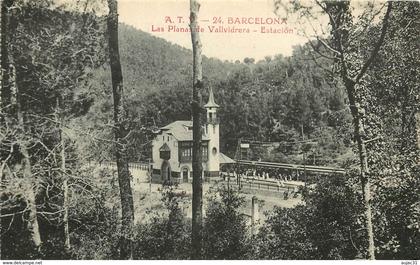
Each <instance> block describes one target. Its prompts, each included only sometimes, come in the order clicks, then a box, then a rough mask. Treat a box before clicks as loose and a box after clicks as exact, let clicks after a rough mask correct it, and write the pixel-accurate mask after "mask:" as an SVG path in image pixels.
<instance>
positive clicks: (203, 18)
mask: <svg viewBox="0 0 420 265" xmlns="http://www.w3.org/2000/svg"><path fill="white" fill-rule="evenodd" d="M118 3H119V7H118V9H119V10H118V11H119V20H120V22H123V23H125V24H128V25H131V26H134V27H135V28H137V29H140V30H142V31H145V32H148V33H150V34H152V35H154V36H157V37H161V38H163V39H165V40H167V41H169V42H172V43H175V44H179V45H181V46H183V47H185V48H188V49H191V35H190V32H179V31H176V28H178V29H188V26H189V24H188V22H189V20H188V17H189V0H119V1H118ZM200 3H201V8H200V12H199V24H200V26H201V27H202V28H203V30H204V32H200V37H201V42H202V52H203V54H204V55H206V56H208V57H216V58H218V59H221V60H229V61H235V60H240V61H242V60H243V59H244V58H245V57H250V58H254V59H255V60H260V59H263V58H264V57H265V56H273V55H277V54H282V55H284V56H289V55H291V54H292V51H293V46H295V45H299V44H303V43H304V42H306V38H305V37H303V36H299V35H298V33H297V32H298V30H297V25H295V24H294V23H293V21H290V20H289V19H287V20H282V19H281V18H279V17H278V16H277V15H276V14H275V13H274V4H273V0H224V1H222V0H201V1H200ZM168 17H169V19H170V20H169V19H168ZM178 17H182V18H181V19H178ZM275 19H277V22H275ZM171 22H172V23H171ZM262 23H266V24H262ZM269 23H273V24H269ZM275 23H277V24H275ZM213 27H214V30H213V32H210V29H213ZM219 27H222V30H223V29H225V30H229V29H231V30H232V28H233V27H234V28H236V29H242V30H243V31H245V32H241V33H228V32H221V33H220V32H219V33H216V32H215V29H219ZM262 27H264V30H263V31H262V29H261V28H262ZM247 29H248V30H249V33H246V30H247ZM162 30H163V32H162ZM233 30H235V29H233ZM270 30H271V31H273V30H274V31H277V32H278V33H263V32H267V31H270Z"/></svg>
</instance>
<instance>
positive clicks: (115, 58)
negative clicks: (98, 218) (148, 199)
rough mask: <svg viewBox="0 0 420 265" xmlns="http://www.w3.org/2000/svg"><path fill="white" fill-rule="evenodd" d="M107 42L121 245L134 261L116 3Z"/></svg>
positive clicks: (110, 2) (112, 3)
mask: <svg viewBox="0 0 420 265" xmlns="http://www.w3.org/2000/svg"><path fill="white" fill-rule="evenodd" d="M108 8H109V15H108V21H107V22H108V23H107V25H108V38H109V39H108V42H109V60H110V65H111V78H112V94H113V97H114V131H115V141H116V148H115V156H116V159H117V171H118V184H119V187H120V197H121V210H122V220H121V221H122V222H121V224H122V227H121V242H120V257H121V259H132V257H133V247H132V244H133V242H132V230H133V224H134V206H133V195H132V191H131V186H130V171H129V170H128V160H127V153H126V151H127V150H126V149H127V135H128V128H126V125H127V121H126V117H125V109H124V90H123V75H122V70H121V62H120V51H119V47H118V3H117V0H108Z"/></svg>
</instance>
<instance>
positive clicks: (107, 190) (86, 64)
mask: <svg viewBox="0 0 420 265" xmlns="http://www.w3.org/2000/svg"><path fill="white" fill-rule="evenodd" d="M7 2H13V1H7ZM52 2H53V1H23V0H19V1H15V4H16V7H17V8H14V9H10V10H9V11H7V12H9V13H7V12H6V14H8V16H9V20H8V22H10V23H9V24H8V27H9V28H8V29H9V31H10V32H12V33H13V34H10V36H9V38H8V43H6V45H4V43H3V42H2V54H3V53H4V51H8V55H7V58H6V59H7V61H8V64H9V65H10V66H4V64H2V67H5V68H4V69H2V78H3V80H2V94H1V98H0V100H1V102H0V103H1V104H0V106H1V108H0V123H1V126H0V162H1V163H0V169H1V171H0V175H1V241H2V242H1V243H2V244H1V255H2V256H1V258H2V259H16V258H21V259H34V258H43V259H66V258H74V259H118V258H119V253H118V252H119V250H118V245H119V238H120V233H121V231H120V230H121V220H120V214H121V204H120V203H119V200H118V181H117V178H116V173H115V172H114V171H112V170H109V169H103V168H101V167H100V166H98V163H100V162H102V161H104V160H113V159H114V157H113V156H114V155H113V153H114V152H113V150H114V144H115V143H114V141H113V140H112V139H113V137H112V128H113V122H112V109H113V103H112V98H111V96H110V95H111V80H110V79H111V77H110V75H109V73H110V71H109V64H108V63H107V59H106V58H107V47H106V44H105V43H106V41H104V40H105V37H106V30H105V28H106V27H105V23H104V21H105V19H104V18H103V17H101V16H98V15H97V14H94V13H90V12H86V10H85V11H84V12H74V11H68V10H67V9H65V8H64V7H57V6H53V5H52ZM78 2H79V1H78ZM82 2H83V1H82ZM2 3H3V2H2ZM419 11H420V10H419V3H417V2H394V3H393V9H392V13H391V16H390V20H389V21H390V22H389V27H388V30H387V34H386V35H385V39H384V42H383V45H382V46H381V48H380V50H379V52H378V54H377V57H376V59H375V60H374V61H373V63H372V65H371V67H370V68H369V69H367V71H366V73H365V76H364V78H363V79H361V80H360V84H358V87H357V89H358V93H359V94H358V95H359V99H358V100H359V103H360V105H359V106H358V107H360V109H361V110H362V109H363V111H362V112H361V113H362V114H363V115H362V116H363V117H362V119H363V123H364V132H363V133H364V137H365V138H364V140H366V146H367V148H366V149H367V161H368V166H369V169H370V171H369V178H370V180H371V185H372V188H371V191H372V208H373V213H374V214H373V227H374V235H375V238H374V239H375V245H376V246H377V247H376V249H375V253H376V257H377V258H379V259H419V258H420V256H419V253H420V249H419V246H420V244H419V242H420V233H419V231H420V230H419V227H420V224H419V220H420V203H419V201H420V178H419V175H420V169H419V165H418V161H420V160H419V146H420V144H419V136H418V135H416V134H418V131H419V122H420V121H419V118H417V120H416V115H417V116H418V115H419V114H418V113H419V111H420V105H419V102H420V91H419V89H420V84H419V80H418V76H419V75H420V73H419V69H420V65H419V60H418V54H419V47H418V36H419V29H420V27H419V21H420V18H419V16H420V12H419ZM2 12H5V10H4V9H2ZM2 15H3V13H2ZM2 21H3V20H2ZM362 22H363V21H362ZM364 22H366V21H364ZM366 23H368V22H366ZM355 25H356V26H354V28H353V32H352V34H354V39H352V45H350V46H349V52H350V53H349V54H353V53H354V54H357V56H358V58H356V59H354V61H352V62H358V60H361V59H366V57H368V55H369V53H368V51H365V50H363V49H360V47H370V46H372V44H373V42H374V40H376V39H377V37H378V36H379V35H380V27H378V26H371V27H369V28H368V30H366V31H364V30H362V28H361V27H359V26H358V25H357V24H355ZM119 30H120V32H119V34H120V49H121V62H122V68H123V75H124V84H125V93H126V98H127V102H125V103H126V107H127V111H128V115H127V117H128V123H129V127H130V128H129V129H130V130H131V131H130V133H129V135H128V137H127V138H128V139H127V140H128V142H129V143H130V145H129V151H130V155H129V158H130V160H131V161H140V160H145V159H147V158H150V141H151V139H152V137H153V132H154V131H155V130H156V129H157V128H158V127H160V126H164V125H166V124H167V123H170V122H172V121H175V120H181V119H182V120H189V119H190V118H191V110H190V109H191V108H190V101H191V75H192V69H191V62H192V54H191V51H190V50H188V49H185V48H182V47H180V46H177V45H173V44H170V43H168V42H166V41H164V40H162V39H159V38H156V37H153V36H151V35H149V34H147V33H144V32H141V31H139V30H137V29H135V28H133V27H130V26H127V25H123V24H121V25H120V26H119ZM2 32H3V31H2ZM209 45H210V44H209ZM315 48H316V47H315ZM313 49H314V47H313V46H312V45H310V44H306V45H302V46H298V47H296V48H295V50H294V53H293V55H292V56H290V57H283V56H281V55H278V56H275V57H266V58H265V59H264V60H261V61H255V59H253V58H244V60H243V62H240V61H236V62H227V61H225V62H223V61H220V60H218V59H214V58H205V57H204V58H203V72H204V76H205V78H204V81H205V87H206V88H207V87H210V86H211V87H212V88H213V91H214V92H215V98H216V102H217V103H218V104H219V105H220V106H221V108H220V111H219V116H220V118H221V151H222V152H224V153H226V154H227V155H229V156H231V157H234V156H235V154H236V151H237V144H238V140H239V139H242V140H252V141H255V142H275V144H274V145H271V146H270V147H269V148H265V147H263V146H262V145H260V144H255V145H254V146H253V150H252V152H251V154H250V155H251V158H252V159H256V160H257V159H261V160H269V161H279V162H293V163H302V162H303V159H304V157H303V154H305V155H306V157H305V158H306V160H305V162H306V163H308V164H315V165H335V166H340V167H344V168H346V169H347V170H348V174H347V175H346V176H330V177H329V178H319V179H318V180H317V182H316V184H315V185H313V186H308V187H306V188H305V189H304V192H303V194H304V197H303V201H302V203H301V204H300V205H299V206H297V207H295V208H290V209H285V208H275V209H274V210H273V211H271V212H269V213H267V218H266V222H265V223H264V224H262V226H261V227H260V229H259V231H258V232H257V233H256V235H251V233H250V231H251V227H250V225H249V223H248V222H247V221H248V220H247V217H245V216H244V215H242V214H241V207H243V205H244V199H243V198H242V197H241V195H240V193H238V191H236V190H234V189H231V188H226V187H223V186H222V187H217V188H216V189H215V190H213V191H212V192H210V193H209V194H208V198H207V202H206V206H207V208H206V211H205V216H204V223H203V238H204V245H203V254H204V257H205V258H207V259H358V258H366V255H367V248H366V229H365V226H364V225H363V224H364V222H365V217H364V214H363V206H362V205H363V200H362V196H363V193H362V192H361V190H360V181H359V179H358V174H359V172H358V170H357V168H358V162H357V160H356V158H357V148H355V143H354V139H353V137H354V133H352V128H351V127H352V116H351V114H350V111H349V109H348V105H349V102H348V98H347V96H346V93H345V90H344V85H343V84H342V81H340V78H339V76H338V75H337V73H336V72H334V71H328V70H331V66H333V68H334V67H336V66H335V65H332V64H331V61H330V60H329V59H328V58H324V57H318V58H317V59H314V55H316V54H317V53H316V52H315V51H314V50H313ZM318 52H319V51H318ZM323 52H327V54H328V51H325V50H324V51H323ZM359 57H360V58H359ZM2 60H5V58H2ZM354 66H355V67H356V68H357V66H358V65H357V63H354ZM6 92H10V93H6ZM206 93H207V92H206V91H203V95H204V98H203V99H206V98H207V95H206ZM302 138H305V141H303V139H302ZM63 153H64V157H65V159H64V160H65V163H64V166H63V162H64V160H63V157H62V156H61V155H62V154H63ZM64 180H66V181H68V182H66V183H67V184H68V190H69V192H68V194H66V196H67V197H66V198H67V199H68V204H65V203H64V201H65V200H64V197H65V191H64V190H65V189H64V183H65V181H64ZM162 190H163V192H162V194H161V197H162V201H161V204H162V205H163V206H162V207H161V208H160V209H150V210H149V212H148V215H147V216H148V218H144V219H143V217H136V220H139V221H138V223H137V224H136V226H135V227H134V229H133V230H134V234H133V235H132V237H133V239H134V258H137V259H188V258H189V256H190V248H191V242H190V241H191V220H190V219H189V218H188V217H187V216H186V214H185V209H186V202H187V201H188V196H186V195H185V194H183V193H179V190H177V189H174V188H173V187H162ZM31 194H33V195H34V198H32V197H31ZM31 207H32V208H31ZM65 211H68V212H69V218H68V220H67V221H66V220H65V218H64V212H65ZM34 212H35V217H36V220H38V224H37V225H36V226H34V222H33V221H34V220H33V218H31V214H34ZM65 223H67V224H68V226H69V230H70V235H69V236H70V242H71V249H66V247H65V244H64V241H65V235H64V233H63V230H64V229H63V227H64V224H65ZM36 227H38V229H36ZM37 231H38V233H40V239H41V241H42V242H41V244H40V245H39V246H37V240H34V239H35V236H34V234H36V232H37Z"/></svg>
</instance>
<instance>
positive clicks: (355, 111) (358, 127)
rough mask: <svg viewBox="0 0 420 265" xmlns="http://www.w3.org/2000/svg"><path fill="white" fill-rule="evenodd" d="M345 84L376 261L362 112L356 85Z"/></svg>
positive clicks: (372, 256) (371, 256)
mask: <svg viewBox="0 0 420 265" xmlns="http://www.w3.org/2000/svg"><path fill="white" fill-rule="evenodd" d="M343 79H344V81H345V82H344V84H345V86H346V90H347V96H348V98H349V104H350V111H351V114H352V116H353V126H354V139H355V141H356V143H357V148H358V151H359V159H360V181H361V184H362V193H363V202H364V206H365V207H364V208H365V209H364V212H365V217H366V230H367V235H368V259H371V260H374V259H375V242H374V234H373V224H372V208H371V201H370V200H371V193H370V182H369V167H368V162H367V151H366V145H365V142H364V129H363V122H362V120H361V114H360V110H359V108H358V104H357V103H356V97H355V93H356V92H355V83H354V82H353V81H352V80H349V79H348V78H347V77H343Z"/></svg>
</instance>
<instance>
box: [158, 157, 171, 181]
mask: <svg viewBox="0 0 420 265" xmlns="http://www.w3.org/2000/svg"><path fill="white" fill-rule="evenodd" d="M160 172H161V177H162V182H163V181H170V180H171V165H170V164H169V162H168V160H164V161H163V162H162V168H161V171H160Z"/></svg>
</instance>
